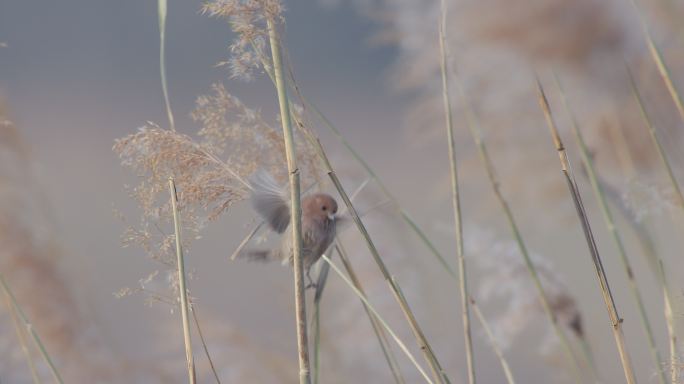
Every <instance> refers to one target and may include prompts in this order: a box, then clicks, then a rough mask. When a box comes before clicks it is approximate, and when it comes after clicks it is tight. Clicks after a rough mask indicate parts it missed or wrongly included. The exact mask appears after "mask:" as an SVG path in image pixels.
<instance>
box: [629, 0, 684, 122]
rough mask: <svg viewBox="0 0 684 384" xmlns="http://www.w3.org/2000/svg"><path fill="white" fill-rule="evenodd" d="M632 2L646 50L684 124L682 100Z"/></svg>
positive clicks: (638, 10)
mask: <svg viewBox="0 0 684 384" xmlns="http://www.w3.org/2000/svg"><path fill="white" fill-rule="evenodd" d="M630 1H631V2H632V6H634V10H635V11H636V14H637V16H638V17H639V22H640V23H641V29H642V30H643V32H644V37H645V38H646V44H647V45H648V50H649V52H650V53H651V57H652V58H653V62H654V63H655V65H656V67H657V68H658V73H659V74H660V77H661V78H662V79H663V83H665V87H666V88H667V91H668V92H669V93H670V97H672V101H673V102H674V104H675V106H676V107H677V111H678V112H679V117H680V118H681V119H682V121H683V122H684V104H683V103H682V98H681V96H680V95H679V91H678V90H677V87H675V85H674V82H673V81H672V76H671V75H670V69H669V68H668V67H667V64H665V60H664V59H663V54H662V53H661V52H660V50H659V49H658V46H657V45H656V44H655V41H654V40H653V36H652V35H651V31H650V30H649V28H648V24H647V23H646V20H645V19H644V16H643V14H642V12H641V10H640V9H639V6H638V5H637V3H636V0H630Z"/></svg>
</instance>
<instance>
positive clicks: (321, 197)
mask: <svg viewBox="0 0 684 384" xmlns="http://www.w3.org/2000/svg"><path fill="white" fill-rule="evenodd" d="M302 214H303V215H304V216H306V217H309V218H311V219H314V220H316V221H321V222H323V221H325V220H331V221H332V220H335V215H336V214H337V201H335V199H334V198H333V197H332V196H330V195H328V194H325V193H315V194H313V195H310V196H307V197H305V198H304V199H303V200H302Z"/></svg>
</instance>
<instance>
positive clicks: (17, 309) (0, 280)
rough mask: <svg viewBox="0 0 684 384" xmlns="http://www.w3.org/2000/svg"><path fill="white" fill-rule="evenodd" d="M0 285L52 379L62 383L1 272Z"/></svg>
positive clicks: (59, 383) (43, 346)
mask: <svg viewBox="0 0 684 384" xmlns="http://www.w3.org/2000/svg"><path fill="white" fill-rule="evenodd" d="M0 286H2V290H3V291H4V292H5V294H6V295H7V296H8V297H9V299H10V301H11V302H12V307H14V311H15V312H16V313H17V315H19V319H20V320H21V322H22V323H23V324H24V327H25V328H26V331H27V332H28V333H29V335H31V338H32V339H33V343H34V344H35V346H36V348H38V350H39V351H40V354H41V356H42V357H43V360H45V362H46V363H47V365H48V367H49V368H50V373H52V377H53V379H54V380H55V382H56V383H58V384H64V381H63V380H62V376H60V374H59V372H58V371H57V367H56V366H55V364H54V363H53V362H52V359H51V358H50V355H49V354H48V352H47V349H46V348H45V345H44V344H43V342H42V341H41V340H40V337H39V336H38V333H37V332H36V330H35V329H34V327H33V324H31V322H30V321H29V320H28V317H26V314H25V313H24V311H23V310H22V309H21V307H20V306H19V303H18V302H17V298H16V297H14V293H12V290H11V289H10V287H9V285H8V284H7V281H5V277H4V276H3V275H2V273H0Z"/></svg>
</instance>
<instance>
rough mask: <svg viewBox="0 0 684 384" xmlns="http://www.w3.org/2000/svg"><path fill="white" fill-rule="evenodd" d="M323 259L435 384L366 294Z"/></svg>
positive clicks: (414, 363) (423, 374)
mask: <svg viewBox="0 0 684 384" xmlns="http://www.w3.org/2000/svg"><path fill="white" fill-rule="evenodd" d="M321 259H323V260H325V262H326V263H328V264H330V268H332V270H333V271H335V273H337V275H338V276H339V277H340V278H342V281H344V282H345V283H346V284H347V286H348V287H349V288H351V289H352V291H354V293H355V294H356V296H357V297H358V298H359V299H361V301H362V302H363V304H364V305H365V307H366V308H368V310H369V311H371V313H373V316H374V317H375V318H376V319H377V320H378V322H379V323H380V324H381V325H382V327H383V328H385V330H386V331H387V333H388V334H389V335H390V336H391V337H392V338H393V339H394V341H395V342H396V343H397V345H398V346H399V349H401V351H402V352H404V354H405V355H406V357H407V358H408V359H409V360H410V361H411V363H413V365H414V366H415V367H416V369H417V370H418V372H420V374H421V376H422V377H423V379H424V380H425V382H426V383H428V384H434V383H433V382H432V380H430V376H428V374H427V373H426V372H425V370H424V369H423V368H422V367H421V366H420V364H418V361H417V360H416V358H415V357H414V356H413V354H411V351H409V349H408V347H407V346H406V344H404V342H403V341H401V339H400V338H399V336H397V334H396V333H395V332H394V331H393V330H392V328H390V326H389V325H388V324H387V322H386V321H385V319H383V318H382V316H380V313H379V312H378V311H377V310H376V309H375V308H374V307H373V306H372V305H371V303H370V302H369V301H368V299H367V298H366V295H365V294H364V293H362V292H361V291H359V289H358V288H356V286H355V285H354V283H352V282H351V281H350V280H349V278H347V276H345V275H344V273H342V271H341V270H340V268H339V267H337V266H336V265H335V264H334V263H333V262H332V261H331V260H330V259H329V258H328V256H326V255H325V254H324V255H322V256H321Z"/></svg>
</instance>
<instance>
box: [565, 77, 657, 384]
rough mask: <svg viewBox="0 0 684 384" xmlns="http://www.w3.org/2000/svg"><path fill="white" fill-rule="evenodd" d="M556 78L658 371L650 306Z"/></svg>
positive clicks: (582, 138)
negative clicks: (648, 312)
mask: <svg viewBox="0 0 684 384" xmlns="http://www.w3.org/2000/svg"><path fill="white" fill-rule="evenodd" d="M554 79H555V83H556V86H557V88H558V90H559V93H560V96H561V103H562V104H563V108H564V110H565V113H566V114H567V115H568V117H569V118H570V125H571V127H572V131H573V133H574V136H575V139H576V141H577V145H578V146H579V149H580V154H581V157H582V163H583V164H584V167H585V168H586V170H587V174H588V176H589V182H590V184H591V188H592V190H593V192H594V196H595V198H596V200H597V201H598V203H599V206H600V207H601V212H602V214H603V220H604V222H605V224H606V228H607V229H608V232H610V234H611V236H612V238H613V241H614V243H615V247H616V248H617V250H618V254H619V255H620V261H622V265H623V267H624V269H625V275H626V276H627V280H628V281H629V288H630V292H631V294H632V299H633V300H634V302H635V304H636V305H637V309H638V311H639V318H640V319H641V325H642V326H643V328H644V332H645V333H646V339H647V340H648V347H649V350H650V352H651V358H652V359H653V362H654V363H655V366H656V368H657V367H659V366H660V364H661V361H662V360H661V357H660V352H659V351H658V347H657V345H656V341H655V335H654V334H653V327H652V326H651V322H650V321H649V319H648V314H647V313H646V306H645V305H644V300H643V297H642V294H641V290H640V289H639V285H638V284H637V281H636V276H634V269H633V268H632V265H631V263H630V261H629V258H628V257H627V250H626V248H625V244H624V242H623V240H622V236H621V235H620V233H619V232H618V230H617V226H616V225H615V220H614V219H613V213H612V212H611V210H610V207H609V206H608V201H607V200H606V195H605V193H604V191H603V188H602V187H601V184H600V183H599V180H598V177H597V175H596V169H595V167H594V162H593V161H592V159H591V156H590V155H589V149H588V148H587V144H586V142H585V141H584V137H583V136H582V132H580V129H579V126H578V124H577V120H576V119H575V116H574V115H573V113H572V112H571V111H570V106H569V105H568V100H567V97H566V96H565V92H564V91H563V88H562V87H561V85H560V82H559V80H558V78H557V77H556V76H555V75H554ZM658 372H659V375H658V379H659V381H660V383H661V384H665V383H666V381H667V380H666V378H665V373H664V372H663V371H662V370H660V369H659V370H658Z"/></svg>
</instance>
